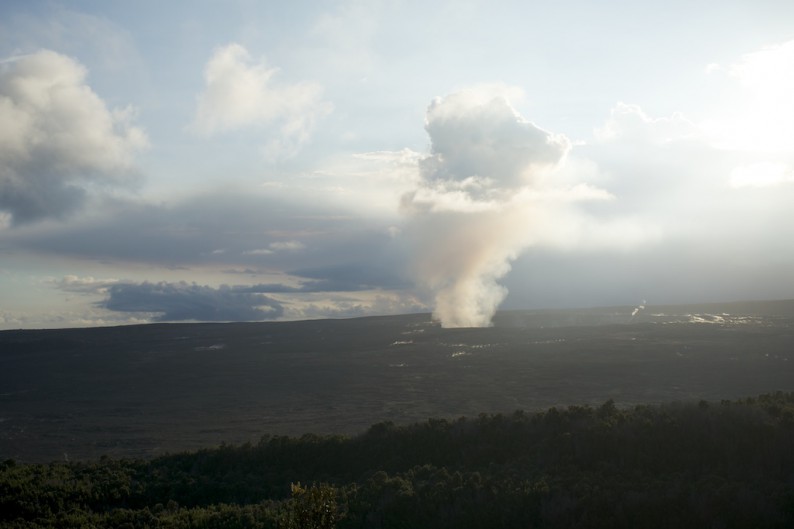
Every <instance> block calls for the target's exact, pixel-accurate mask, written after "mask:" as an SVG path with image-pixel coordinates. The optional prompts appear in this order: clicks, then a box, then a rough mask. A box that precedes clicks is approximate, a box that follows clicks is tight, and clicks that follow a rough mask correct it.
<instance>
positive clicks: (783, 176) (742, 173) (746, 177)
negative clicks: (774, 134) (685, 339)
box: [730, 162, 794, 188]
mask: <svg viewBox="0 0 794 529" xmlns="http://www.w3.org/2000/svg"><path fill="white" fill-rule="evenodd" d="M788 182H794V169H792V167H791V166H789V165H787V164H784V163H779V162H757V163H752V164H749V165H742V166H740V167H737V168H735V169H734V170H733V171H732V172H731V177H730V185H731V187H734V188H741V187H771V186H776V185H779V184H784V183H788Z"/></svg>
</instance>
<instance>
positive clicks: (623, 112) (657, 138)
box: [595, 102, 700, 144]
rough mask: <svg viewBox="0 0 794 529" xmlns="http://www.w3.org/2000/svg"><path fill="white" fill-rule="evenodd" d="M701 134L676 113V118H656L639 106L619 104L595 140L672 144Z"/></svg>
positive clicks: (597, 132) (596, 133) (691, 123)
mask: <svg viewBox="0 0 794 529" xmlns="http://www.w3.org/2000/svg"><path fill="white" fill-rule="evenodd" d="M699 135H700V132H699V131H698V129H697V127H696V126H695V124H694V123H693V122H691V121H689V120H688V119H686V118H685V117H684V116H683V114H681V113H679V112H676V113H674V114H673V115H672V116H670V117H669V118H668V117H662V118H652V117H650V116H648V115H647V114H646V113H645V112H643V110H642V109H641V108H640V107H639V105H629V104H626V103H623V102H620V103H618V104H617V105H616V106H615V107H614V108H613V109H612V111H611V112H610V117H609V119H608V120H607V121H606V123H605V124H604V126H603V127H601V128H599V129H596V131H595V137H596V139H597V140H599V141H601V142H609V141H630V142H632V143H633V142H644V143H655V144H665V143H669V142H672V141H679V140H685V139H694V138H697V137H698V136H699Z"/></svg>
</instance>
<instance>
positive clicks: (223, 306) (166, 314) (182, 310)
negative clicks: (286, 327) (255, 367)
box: [99, 282, 284, 321]
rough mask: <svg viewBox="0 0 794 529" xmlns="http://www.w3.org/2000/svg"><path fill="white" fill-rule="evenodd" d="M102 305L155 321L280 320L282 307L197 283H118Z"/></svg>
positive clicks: (241, 290) (237, 290) (241, 292)
mask: <svg viewBox="0 0 794 529" xmlns="http://www.w3.org/2000/svg"><path fill="white" fill-rule="evenodd" d="M107 292H108V298H107V299H106V300H104V301H102V302H100V303H99V306H101V307H103V308H105V309H108V310H112V311H117V312H142V313H155V314H157V316H155V317H154V319H155V320H156V321H185V320H196V321H260V320H273V319H276V318H279V317H280V316H281V315H282V314H283V313H284V308H283V306H282V305H281V304H280V303H279V302H278V301H276V300H274V299H271V298H268V297H267V296H264V295H262V294H258V293H255V292H252V291H246V289H245V287H243V288H239V287H228V286H221V287H219V288H213V287H209V286H202V285H197V284H195V283H186V282H179V283H165V282H160V283H149V282H144V283H139V284H135V283H116V284H113V285H111V286H109V287H108V289H107Z"/></svg>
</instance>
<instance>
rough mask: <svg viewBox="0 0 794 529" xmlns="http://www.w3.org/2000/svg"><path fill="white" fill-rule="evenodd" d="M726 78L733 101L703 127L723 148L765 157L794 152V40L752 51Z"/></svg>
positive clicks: (714, 71) (720, 69)
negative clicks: (771, 154)
mask: <svg viewBox="0 0 794 529" xmlns="http://www.w3.org/2000/svg"><path fill="white" fill-rule="evenodd" d="M709 72H710V73H712V74H717V75H718V74H722V75H724V76H725V77H724V78H723V79H722V81H723V84H724V86H723V87H722V88H723V90H725V89H734V88H736V87H735V86H734V85H737V84H738V90H731V97H730V98H728V99H727V100H726V101H725V103H724V108H723V109H722V112H721V114H720V115H718V116H715V117H712V118H711V119H708V120H705V121H704V122H703V123H702V127H703V128H704V130H706V131H707V132H708V134H709V136H710V138H711V139H712V141H713V142H714V144H715V145H717V146H719V147H721V148H723V149H731V150H741V151H752V152H762V153H774V152H788V153H790V152H791V146H792V145H794V98H792V97H791V94H792V93H794V40H790V41H787V42H784V43H781V44H777V45H773V46H768V47H765V48H763V49H761V50H757V51H754V52H752V53H747V54H745V55H743V56H741V57H740V58H739V60H737V61H736V62H735V63H733V64H730V65H729V66H727V67H724V68H723V67H714V66H712V67H711V68H710V69H709Z"/></svg>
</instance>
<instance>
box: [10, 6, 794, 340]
mask: <svg viewBox="0 0 794 529" xmlns="http://www.w3.org/2000/svg"><path fill="white" fill-rule="evenodd" d="M792 22H794V4H792V3H791V2H788V1H758V2H752V3H750V2H743V1H742V2H740V1H722V2H697V3H692V2H677V1H673V2H667V3H665V4H664V5H661V4H660V5H659V6H658V7H652V6H651V5H650V4H647V3H642V4H640V3H637V2H584V1H579V2H577V1H563V2H532V3H527V2H500V3H496V4H495V3H493V2H475V1H470V2H460V1H455V2H434V3H431V4H428V3H421V2H322V3H315V2H289V3H286V2H281V3H278V2H248V1H237V2H223V3H220V2H181V3H179V2H148V1H142V2H135V3H123V2H90V1H74V2H39V1H26V2H17V1H10V2H9V1H7V2H3V3H2V5H0V292H2V295H1V296H0V328H2V329H10V328H19V327H24V328H39V327H80V326H99V325H115V324H127V323H144V322H153V321H245V320H250V321H261V320H295V319H309V318H326V317H349V316H360V315H375V314H397V313H408V312H420V311H432V312H433V313H434V315H435V317H436V318H437V319H438V320H440V321H441V323H442V324H443V325H445V326H447V327H469V326H487V325H489V324H490V323H491V319H492V316H493V314H494V312H495V311H496V309H497V308H508V309H535V308H560V307H590V306H607V305H636V306H639V305H641V304H645V302H646V301H647V303H649V304H666V303H691V302H712V301H728V300H739V299H784V298H792V297H794V275H792V273H791V270H792V267H793V265H794V246H793V245H792V243H791V241H792V240H794V222H792V221H794V209H792V208H791V204H792V199H794V147H793V146H794V100H792V98H791V95H790V94H792V93H794V31H793V30H792V27H794V26H792Z"/></svg>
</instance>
